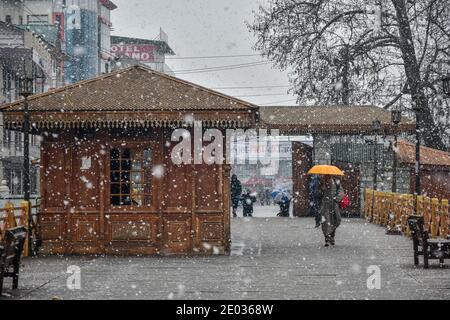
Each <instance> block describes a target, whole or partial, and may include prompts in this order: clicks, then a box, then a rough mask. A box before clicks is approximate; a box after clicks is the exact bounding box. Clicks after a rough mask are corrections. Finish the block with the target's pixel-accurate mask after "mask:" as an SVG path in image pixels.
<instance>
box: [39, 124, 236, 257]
mask: <svg viewBox="0 0 450 320" xmlns="http://www.w3.org/2000/svg"><path fill="white" fill-rule="evenodd" d="M167 133H168V132H165V133H164V134H163V132H162V131H160V132H159V133H154V134H155V136H152V138H151V137H147V138H141V139H139V138H136V137H133V138H129V139H125V140H124V141H121V142H120V143H121V145H122V144H129V145H130V146H131V147H135V146H136V145H142V144H152V148H153V150H154V151H155V158H154V163H153V165H155V166H157V165H161V166H163V167H164V175H163V177H162V178H154V183H152V185H153V190H154V193H153V190H152V197H153V198H154V202H155V205H153V206H151V207H137V206H135V207H113V206H111V203H110V202H111V197H110V191H109V190H110V186H109V183H110V182H109V180H110V172H109V171H110V168H109V151H108V150H109V149H110V148H112V147H113V146H114V145H116V144H117V143H118V140H114V139H113V138H111V136H110V135H109V133H106V132H102V133H99V134H98V135H96V136H93V135H91V136H90V138H86V139H87V141H84V140H79V141H82V142H81V144H79V145H77V143H76V141H75V138H74V137H75V136H77V137H79V135H80V134H79V133H67V134H64V135H59V136H58V138H52V139H55V140H57V139H59V140H60V143H59V144H58V143H57V142H50V141H46V142H45V143H44V144H43V147H42V149H43V151H42V155H43V156H42V166H43V168H42V172H43V173H44V174H43V175H42V184H41V188H42V194H43V196H44V197H45V199H44V200H43V201H42V208H43V212H44V214H43V219H42V221H43V222H42V227H43V233H44V235H43V236H44V247H47V249H50V251H48V252H50V253H61V254H64V253H69V254H71V253H75V254H167V255H170V254H211V253H214V254H224V253H227V252H228V251H229V250H227V248H228V247H229V243H228V239H229V233H230V230H229V225H230V221H229V219H230V217H229V208H227V207H228V204H229V194H228V193H229V183H228V180H229V171H230V170H229V169H230V168H228V171H227V170H224V167H225V166H216V165H213V166H208V165H196V166H194V165H182V166H176V165H174V164H172V161H171V158H170V153H171V148H170V147H167V143H166V142H167V141H168V140H167ZM158 134H159V137H158ZM155 137H158V139H156V138H155ZM169 140H170V139H169ZM61 141H64V145H63V144H62V142H61ZM102 146H103V150H105V147H106V150H105V151H106V152H100V150H101V148H102ZM83 157H85V160H86V159H87V158H89V157H90V164H89V165H86V161H84V163H83ZM83 164H84V168H83ZM227 175H228V177H227ZM224 202H228V203H224ZM46 213H47V214H46Z"/></svg>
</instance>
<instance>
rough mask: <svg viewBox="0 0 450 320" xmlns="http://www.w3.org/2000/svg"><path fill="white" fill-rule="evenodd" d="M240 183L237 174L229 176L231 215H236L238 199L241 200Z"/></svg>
mask: <svg viewBox="0 0 450 320" xmlns="http://www.w3.org/2000/svg"><path fill="white" fill-rule="evenodd" d="M241 194H242V184H241V182H240V181H239V179H238V177H237V175H235V174H233V176H232V177H231V203H232V206H233V217H235V218H236V217H237V209H238V207H239V201H240V200H241Z"/></svg>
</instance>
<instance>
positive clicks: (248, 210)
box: [241, 189, 256, 217]
mask: <svg viewBox="0 0 450 320" xmlns="http://www.w3.org/2000/svg"><path fill="white" fill-rule="evenodd" d="M241 199H242V207H243V208H244V217H253V204H254V203H255V202H256V196H255V195H254V194H252V192H251V191H250V189H245V191H244V193H243V194H242V197H241Z"/></svg>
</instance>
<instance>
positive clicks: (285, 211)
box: [280, 201, 291, 217]
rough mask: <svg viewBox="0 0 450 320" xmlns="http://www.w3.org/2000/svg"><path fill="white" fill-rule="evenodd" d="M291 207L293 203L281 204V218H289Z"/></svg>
mask: <svg viewBox="0 0 450 320" xmlns="http://www.w3.org/2000/svg"><path fill="white" fill-rule="evenodd" d="M290 207H291V202H290V201H289V202H282V203H280V216H281V217H289V208H290Z"/></svg>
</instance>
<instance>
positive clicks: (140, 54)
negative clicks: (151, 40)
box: [111, 44, 155, 63]
mask: <svg viewBox="0 0 450 320" xmlns="http://www.w3.org/2000/svg"><path fill="white" fill-rule="evenodd" d="M111 52H112V53H113V54H114V55H116V56H127V57H130V58H132V59H135V60H138V61H140V62H144V63H145V62H155V47H154V46H153V45H151V44H115V45H112V46H111Z"/></svg>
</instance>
